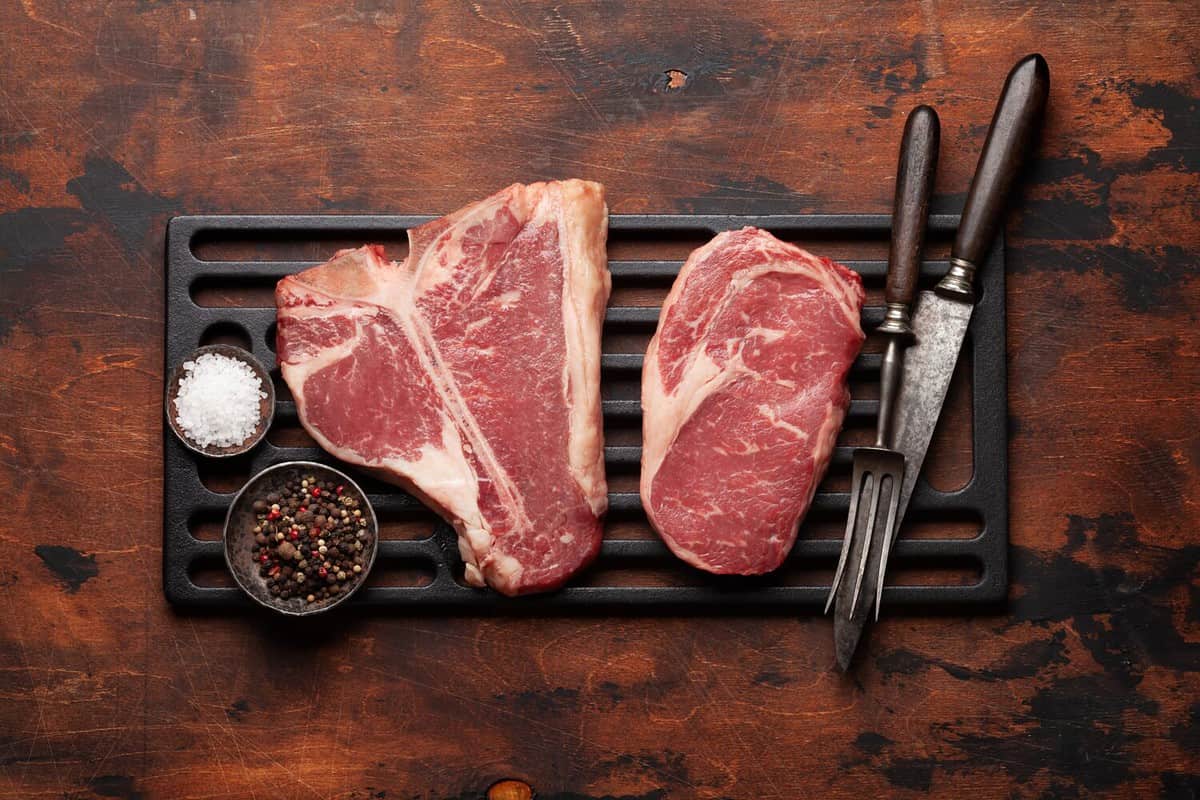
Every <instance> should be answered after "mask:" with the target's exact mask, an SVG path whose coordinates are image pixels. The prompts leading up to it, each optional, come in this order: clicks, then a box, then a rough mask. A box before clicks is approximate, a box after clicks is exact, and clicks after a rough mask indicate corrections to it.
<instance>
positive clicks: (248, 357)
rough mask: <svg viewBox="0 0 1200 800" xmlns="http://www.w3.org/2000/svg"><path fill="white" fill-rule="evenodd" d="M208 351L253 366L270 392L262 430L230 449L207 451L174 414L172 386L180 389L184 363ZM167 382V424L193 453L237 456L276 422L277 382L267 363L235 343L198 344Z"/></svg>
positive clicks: (165, 391)
mask: <svg viewBox="0 0 1200 800" xmlns="http://www.w3.org/2000/svg"><path fill="white" fill-rule="evenodd" d="M206 353H217V354H219V355H223V356H226V357H228V358H236V359H238V360H239V361H242V362H244V363H246V364H248V365H249V366H250V369H252V370H254V374H255V375H257V376H258V378H259V380H261V381H262V385H263V387H264V388H263V391H264V392H266V393H267V396H266V399H265V400H264V401H263V403H264V404H265V405H266V407H267V412H266V414H264V415H263V419H262V421H261V422H260V423H259V424H260V426H261V429H260V430H259V431H258V432H257V433H255V434H254V435H253V436H251V437H250V438H249V439H247V440H246V441H244V442H242V443H241V444H240V445H238V446H236V447H230V448H229V450H228V452H214V451H212V450H205V449H204V448H203V447H200V446H199V445H197V444H195V443H194V442H192V441H191V440H189V439H188V437H187V435H186V434H185V433H184V432H183V431H182V430H181V429H180V427H179V422H178V421H177V420H176V419H175V417H174V416H173V415H172V413H171V401H172V400H173V399H174V398H173V397H172V394H173V389H176V388H178V385H179V380H180V379H181V378H182V377H183V375H182V371H183V365H184V364H185V363H187V362H188V361H195V360H196V359H197V358H199V357H200V356H202V355H205V354H206ZM166 384H167V385H166V388H165V389H164V394H165V397H164V399H163V412H164V413H165V414H166V415H167V427H168V428H170V429H171V433H173V434H175V438H176V439H177V440H178V441H179V443H180V444H182V445H183V446H184V447H186V448H187V449H188V450H191V451H192V452H193V453H196V454H197V455H201V456H204V457H205V458H233V457H234V456H241V455H245V454H246V453H248V452H250V451H251V450H253V449H254V448H255V447H257V446H258V444H259V443H260V442H262V440H263V439H265V438H266V437H267V431H269V430H270V429H271V424H272V423H273V422H274V421H275V381H273V380H272V379H271V373H270V372H269V371H268V370H267V368H266V365H265V364H263V363H262V362H261V361H259V360H258V358H257V357H256V356H255V355H254V354H253V353H251V352H250V351H249V350H247V349H245V348H244V347H240V346H238V345H236V344H206V345H202V346H201V347H197V348H196V349H195V350H193V351H192V352H190V353H188V355H187V357H186V358H184V359H183V360H182V361H180V362H179V363H178V364H176V365H175V366H174V367H173V368H172V369H171V371H170V373H168V374H167V381H166Z"/></svg>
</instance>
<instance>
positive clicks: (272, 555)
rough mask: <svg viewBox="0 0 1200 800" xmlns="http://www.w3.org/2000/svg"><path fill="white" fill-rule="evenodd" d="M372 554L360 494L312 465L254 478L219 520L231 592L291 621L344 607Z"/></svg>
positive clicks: (374, 527)
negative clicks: (239, 591) (233, 588)
mask: <svg viewBox="0 0 1200 800" xmlns="http://www.w3.org/2000/svg"><path fill="white" fill-rule="evenodd" d="M378 549H379V524H378V520H377V518H376V516H375V511H374V509H373V508H372V507H371V503H370V501H369V500H367V496H366V495H365V494H364V493H363V491H362V489H361V488H359V486H358V484H356V483H355V482H354V481H353V480H351V479H350V477H349V476H348V475H346V474H345V473H343V472H340V471H339V470H336V469H334V468H332V467H327V466H325V465H323V464H317V463H315V462H312V461H288V462H285V463H282V464H276V465H275V466H273V467H268V468H267V469H265V470H263V471H262V472H260V473H258V474H257V475H255V476H254V477H253V478H251V479H250V480H249V482H248V483H247V484H246V485H245V486H244V487H242V490H241V491H240V492H238V494H237V496H236V497H234V500H233V503H232V504H231V505H230V507H229V512H228V514H227V515H226V518H225V563H226V564H227V565H228V566H229V571H230V572H232V573H233V577H234V580H235V581H237V584H238V586H240V587H241V588H242V590H243V591H244V592H245V593H246V594H248V595H249V596H250V597H251V598H252V599H254V600H255V601H257V602H258V603H260V604H261V605H264V606H266V607H267V608H270V609H272V610H274V611H279V612H281V613H283V614H289V615H292V616H303V615H307V614H315V613H319V612H321V611H328V610H329V609H331V608H333V607H334V606H336V605H338V604H340V603H343V602H345V601H346V600H347V599H348V598H349V597H351V596H352V595H353V594H354V593H355V592H356V591H358V589H359V587H361V586H362V585H363V583H364V582H365V581H366V578H367V575H368V574H369V573H370V571H371V567H372V566H373V565H374V563H375V554H376V552H377V551H378Z"/></svg>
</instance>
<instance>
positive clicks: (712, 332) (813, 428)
mask: <svg viewBox="0 0 1200 800" xmlns="http://www.w3.org/2000/svg"><path fill="white" fill-rule="evenodd" d="M863 297H864V295H863V289H862V281H861V280H860V279H859V277H858V275H856V274H855V273H853V272H851V271H850V270H848V269H846V268H845V267H843V266H841V265H840V264H836V263H834V262H833V261H830V260H829V259H827V258H819V257H817V256H814V255H812V254H811V253H808V252H805V251H804V250H801V249H800V248H799V247H796V246H794V245H790V244H786V243H784V242H781V241H779V240H778V239H776V238H775V237H774V236H772V235H771V234H769V233H767V232H765V231H761V230H757V229H755V228H743V229H742V230H740V231H733V232H727V233H722V234H720V235H718V236H717V237H716V238H714V239H713V240H712V241H711V242H709V243H708V244H707V245H705V246H704V247H701V248H700V249H699V250H696V251H695V252H694V253H692V254H691V256H690V257H689V258H688V260H687V263H686V264H684V265H683V269H682V270H681V271H680V273H679V277H678V278H676V279H675V285H674V286H673V287H672V288H671V292H670V294H669V295H668V296H667V300H666V302H665V303H664V304H663V310H662V314H661V316H660V317H659V322H658V331H657V332H656V333H655V334H654V338H653V339H652V340H651V341H650V347H649V349H648V350H647V351H646V361H645V366H644V368H643V371H642V408H643V415H644V416H643V445H642V476H641V489H642V504H643V505H644V507H645V509H646V514H647V515H648V516H649V518H650V522H651V523H652V524H653V525H654V528H655V529H656V530H657V531H658V532H659V534H660V535H661V536H662V538H663V540H664V541H666V543H667V546H668V547H670V548H671V550H672V551H674V553H675V554H676V555H677V556H679V557H680V558H682V559H683V560H684V561H686V562H688V563H689V564H692V565H694V566H697V567H700V568H701V569H705V570H708V571H709V572H716V573H722V574H725V573H728V574H739V575H756V574H759V573H763V572H770V571H771V570H773V569H775V568H776V567H778V566H779V565H780V564H781V563H783V560H784V558H785V557H786V556H787V554H788V551H790V550H791V548H792V544H793V543H794V542H795V541H796V531H797V529H798V528H799V525H800V520H801V519H803V517H804V514H805V512H806V511H807V510H808V506H809V504H810V503H811V502H812V498H813V493H814V492H815V490H816V487H817V483H818V482H820V480H821V478H822V476H823V475H824V474H825V468H826V467H827V466H828V465H829V459H830V456H831V455H832V453H833V446H834V440H835V439H836V438H837V434H838V431H839V430H840V429H841V427H842V419H843V417H844V416H845V413H846V408H847V406H848V405H849V404H850V393H849V392H848V391H847V389H846V376H847V373H848V372H849V370H850V365H851V363H853V361H854V359H855V358H856V357H857V355H858V351H859V348H860V347H861V346H862V342H863V338H864V337H863V332H862V326H861V325H860V323H859V313H860V311H861V310H862V304H863Z"/></svg>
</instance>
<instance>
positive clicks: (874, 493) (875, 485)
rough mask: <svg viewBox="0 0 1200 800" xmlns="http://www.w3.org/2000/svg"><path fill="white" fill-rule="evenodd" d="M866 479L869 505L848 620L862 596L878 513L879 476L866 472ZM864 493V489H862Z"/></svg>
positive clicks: (864, 481) (852, 617)
mask: <svg viewBox="0 0 1200 800" xmlns="http://www.w3.org/2000/svg"><path fill="white" fill-rule="evenodd" d="M866 478H870V479H871V504H870V506H869V507H868V509H867V522H866V525H864V526H863V545H862V556H861V557H860V558H859V560H858V575H857V576H856V577H855V579H854V592H853V594H851V596H850V619H854V611H855V609H856V608H857V607H858V598H859V595H861V594H862V581H863V576H864V575H866V573H867V562H868V561H869V560H870V559H871V537H872V536H873V535H874V533H875V515H876V513H878V511H879V486H880V483H881V482H880V480H879V476H878V475H876V474H875V473H873V472H868V473H866V475H865V476H864V480H863V483H864V484H865V483H866ZM864 491H866V489H865V488H864Z"/></svg>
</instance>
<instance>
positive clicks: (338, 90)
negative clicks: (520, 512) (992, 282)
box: [0, 0, 1200, 800]
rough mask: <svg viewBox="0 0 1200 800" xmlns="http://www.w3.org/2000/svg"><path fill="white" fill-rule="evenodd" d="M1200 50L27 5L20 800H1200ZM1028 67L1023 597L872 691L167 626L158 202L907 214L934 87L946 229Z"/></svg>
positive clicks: (1181, 14)
mask: <svg viewBox="0 0 1200 800" xmlns="http://www.w3.org/2000/svg"><path fill="white" fill-rule="evenodd" d="M1197 41H1200V14H1197V13H1196V5H1195V3H1194V2H1179V3H1164V2H1151V1H1149V0H1146V1H1145V2H1136V3H1103V4H1093V3H1082V2H1081V3H1054V4H1038V5H1037V6H1032V5H1030V6H1025V5H1023V4H1020V3H1000V4H997V3H992V2H969V3H935V2H921V3H916V2H911V3H908V2H885V3H873V4H858V3H841V2H834V1H833V0H820V2H812V3H804V4H772V5H770V6H764V7H761V8H746V9H744V10H739V11H738V12H737V13H734V12H733V11H731V10H728V9H725V8H723V7H722V4H719V3H715V2H689V3H665V4H664V3H662V2H655V3H647V4H643V5H641V6H640V7H637V8H632V7H630V8H626V7H623V6H618V5H617V4H598V5H593V4H590V3H578V2H556V3H536V4H527V3H516V2H501V3H494V4H493V3H484V2H479V3H473V2H462V3H446V4H444V5H439V6H432V5H431V6H429V7H426V8H424V9H421V8H417V7H394V6H393V5H392V4H389V3H382V2H371V0H366V1H364V2H356V3H339V4H327V3H299V2H279V3H260V2H244V3H201V2H198V1H197V2H166V1H164V2H154V1H153V0H114V1H113V2H104V3H86V2H78V3H66V2H60V3H55V2H51V0H21V2H19V3H18V2H12V3H6V4H4V6H3V8H2V9H0V59H2V60H3V63H2V69H0V497H3V498H4V502H3V504H2V505H3V512H0V513H2V516H0V519H2V522H0V541H2V542H3V545H4V547H3V554H4V555H3V558H0V600H2V602H0V797H4V798H39V797H47V798H49V797H53V798H93V797H102V798H112V797H118V798H127V799H132V798H157V797H165V798H182V797H197V798H275V797H340V798H382V797H386V798H443V797H445V798H475V797H481V796H482V795H483V793H484V792H485V791H486V789H487V787H488V786H489V785H491V784H492V783H493V782H495V781H497V780H499V779H502V778H516V779H522V780H524V781H527V782H528V783H529V784H530V785H532V787H533V789H534V790H535V791H536V792H537V793H538V797H541V798H559V799H560V800H567V799H568V798H570V799H571V800H585V799H587V800H595V799H596V798H637V799H638V800H652V799H654V798H664V797H682V798H796V797H806V796H817V797H820V796H824V797H851V798H858V797H864V796H887V795H895V796H907V795H919V794H925V793H931V794H934V795H938V796H944V797H964V796H976V797H1001V796H1022V797H1024V796H1051V797H1076V796H1093V795H1114V796H1124V797H1149V796H1160V795H1161V796H1167V797H1194V796H1195V795H1196V793H1197V791H1200V763H1198V755H1197V753H1198V751H1200V677H1198V675H1197V670H1198V669H1200V574H1198V568H1197V562H1198V560H1200V525H1198V523H1200V515H1198V514H1197V498H1198V497H1200V481H1198V479H1197V475H1198V470H1197V464H1198V462H1200V436H1198V431H1200V413H1198V407H1200V404H1198V403H1197V391H1198V387H1200V332H1198V329H1197V313H1198V312H1200V283H1198V274H1197V272H1198V268H1197V264H1198V263H1200V262H1198V259H1200V214H1198V209H1200V141H1198V139H1200V132H1198V129H1197V120H1200V114H1198V113H1197V94H1198V93H1200V76H1198V74H1197V63H1198V60H1200V46H1198V45H1197ZM1034 50H1037V51H1040V52H1042V53H1044V54H1045V56H1046V57H1047V59H1048V61H1049V62H1050V67H1051V72H1052V76H1053V87H1052V91H1051V98H1050V111H1049V116H1048V120H1047V130H1046V135H1045V137H1044V140H1043V144H1042V147H1041V150H1040V155H1039V157H1038V158H1037V160H1036V162H1035V164H1034V166H1033V168H1032V171H1031V179H1030V180H1029V181H1027V182H1026V184H1025V188H1024V189H1023V190H1022V192H1021V197H1020V199H1019V209H1018V210H1017V211H1015V212H1014V213H1013V214H1012V215H1011V216H1010V218H1009V222H1008V233H1009V237H1010V251H1009V252H1010V256H1009V276H1008V278H1009V284H1008V285H1009V308H1010V312H1009V328H1008V330H1009V353H1010V359H1009V368H1010V395H1009V405H1010V414H1011V421H1010V426H1011V434H1012V439H1011V446H1010V448H1011V449H1010V457H1011V487H1012V497H1011V516H1012V539H1013V545H1012V550H1011V567H1012V573H1013V581H1012V588H1011V594H1010V601H1009V603H1008V604H1007V605H1006V607H1004V608H1002V609H998V610H996V611H995V612H994V613H986V614H983V613H981V614H978V615H974V616H971V617H964V616H959V615H941V616H938V615H931V614H908V615H893V616H889V617H887V618H886V619H885V620H884V621H883V622H882V623H881V624H880V625H878V626H877V627H876V628H874V629H873V631H872V632H871V635H870V640H869V642H868V643H867V646H866V650H865V652H864V653H863V654H862V658H861V660H860V662H859V665H858V669H857V671H856V672H855V674H854V675H852V676H850V677H843V676H841V675H839V674H837V673H836V672H834V671H832V669H831V665H832V662H833V655H832V648H831V626H830V624H829V622H828V620H825V619H823V618H817V617H814V616H810V615H808V614H805V615H800V616H797V617H795V618H788V617H784V616H776V617H767V618H757V617H755V618H743V617H729V616H725V617H720V618H687V617H673V618H656V617H645V616H642V617H629V616H626V617H621V616H617V617H587V618H577V617H556V618H550V619H528V618H520V619H506V618H484V619H479V618H471V617H457V618H456V617H450V618H445V617H422V616H414V617H409V618H405V617H402V616H399V615H392V616H380V615H375V616H357V615H353V614H351V615H343V616H341V617H339V618H337V619H336V620H328V621H324V622H319V623H310V624H307V625H298V626H283V625H280V624H279V623H277V622H274V621H269V620H264V619H263V618H261V617H257V616H254V615H250V614H247V615H244V616H238V615H227V616H217V617H205V616H181V615H177V614H175V613H173V612H172V611H171V609H170V608H168V607H167V606H166V604H165V603H164V602H163V599H162V592H161V581H160V573H159V564H160V558H161V545H160V537H161V516H162V507H161V489H162V485H161V476H162V466H161V446H162V445H161V442H162V440H161V436H162V407H161V396H162V380H163V374H162V373H163V365H162V344H161V342H162V336H163V325H162V315H163V281H162V262H163V234H164V225H165V222H166V220H167V219H168V218H169V217H170V216H172V215H174V214H178V213H185V212H186V213H202V212H231V211H247V212H281V211H304V212H321V211H330V212H340V211H369V212H396V213H425V212H445V211H449V210H452V209H454V208H456V207H458V206H459V205H461V204H463V203H465V202H467V201H470V200H472V199H475V198H478V197H480V196H482V195H484V194H486V193H487V192H490V191H492V190H494V189H496V188H499V187H501V186H503V185H505V184H507V183H509V182H512V181H517V180H532V179H537V178H550V177H561V176H570V175H575V176H580V177H587V178H592V179H596V180H600V181H602V182H604V183H605V184H606V185H607V187H608V191H609V198H610V204H611V207H612V210H613V211H614V212H642V211H657V212H671V211H693V210H702V211H729V212H771V211H787V212H807V211H812V212H818V211H819V212H886V211H887V210H888V208H889V205H890V202H891V197H892V180H893V177H894V170H895V163H896V146H897V142H898V141H899V137H900V132H901V130H902V127H903V124H904V119H905V114H906V113H907V111H908V110H909V109H910V108H912V107H913V106H915V105H916V104H918V103H922V102H924V103H929V104H931V105H933V106H934V107H936V108H937V109H938V112H939V114H940V115H941V118H942V124H943V130H942V133H943V136H942V160H941V163H940V165H939V170H938V176H937V191H938V196H937V198H936V200H935V208H938V209H941V210H957V208H959V207H960V206H961V203H962V200H963V197H964V193H965V190H966V186H967V183H968V181H969V178H970V174H971V171H972V169H973V168H974V164H975V159H976V156H977V154H978V152H979V148H980V146H981V144H982V141H983V136H984V132H985V129H986V124H987V121H988V118H989V116H990V114H991V111H992V106H993V103H994V100H995V96H996V93H997V92H998V91H999V88H1000V84H1001V82H1002V80H1003V77H1004V74H1005V72H1006V71H1007V70H1008V68H1009V66H1011V64H1012V63H1013V62H1014V61H1016V59H1017V58H1019V57H1020V56H1022V55H1024V54H1026V53H1027V52H1030V51H1034ZM941 446H942V447H943V449H944V450H946V451H947V452H950V453H951V455H950V456H947V457H949V458H953V452H954V443H953V442H951V443H949V444H943V445H941Z"/></svg>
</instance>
